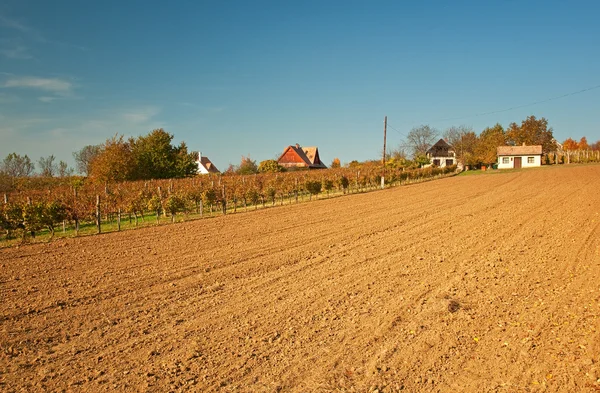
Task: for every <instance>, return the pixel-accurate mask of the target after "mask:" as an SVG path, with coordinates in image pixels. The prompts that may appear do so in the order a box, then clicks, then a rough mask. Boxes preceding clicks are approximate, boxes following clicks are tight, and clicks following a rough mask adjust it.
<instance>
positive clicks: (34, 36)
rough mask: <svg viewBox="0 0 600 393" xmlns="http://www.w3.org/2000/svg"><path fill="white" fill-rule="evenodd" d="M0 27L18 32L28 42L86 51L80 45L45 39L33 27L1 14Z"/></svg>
mask: <svg viewBox="0 0 600 393" xmlns="http://www.w3.org/2000/svg"><path fill="white" fill-rule="evenodd" d="M0 27H4V28H7V29H11V30H15V31H18V32H20V33H22V34H23V35H24V36H26V37H27V38H28V39H29V40H33V41H35V42H38V43H41V44H50V45H55V46H62V47H68V48H75V49H78V50H82V51H87V50H88V48H86V47H84V46H81V45H76V44H72V43H69V42H63V41H56V40H53V39H50V38H48V37H46V36H45V35H44V34H42V33H40V32H39V31H38V30H36V29H34V28H33V27H31V26H28V25H27V24H25V23H22V22H20V21H18V20H16V19H14V18H9V17H7V16H5V15H2V14H0ZM7 57H8V56H7ZM13 58H19V59H23V57H13ZM27 58H28V59H29V58H32V57H27Z"/></svg>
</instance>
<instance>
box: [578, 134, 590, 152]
mask: <svg viewBox="0 0 600 393" xmlns="http://www.w3.org/2000/svg"><path fill="white" fill-rule="evenodd" d="M589 149H590V145H588V141H587V138H586V137H584V136H583V137H581V139H580V140H579V150H589Z"/></svg>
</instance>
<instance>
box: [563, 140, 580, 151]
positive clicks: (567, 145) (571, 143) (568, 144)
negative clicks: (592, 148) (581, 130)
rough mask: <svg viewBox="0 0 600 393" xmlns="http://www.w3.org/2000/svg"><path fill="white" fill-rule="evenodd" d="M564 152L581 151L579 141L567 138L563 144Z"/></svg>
mask: <svg viewBox="0 0 600 393" xmlns="http://www.w3.org/2000/svg"><path fill="white" fill-rule="evenodd" d="M562 145H563V150H565V151H575V150H577V149H579V144H578V143H577V141H575V140H573V139H571V138H567V139H565V141H564V142H563V144H562Z"/></svg>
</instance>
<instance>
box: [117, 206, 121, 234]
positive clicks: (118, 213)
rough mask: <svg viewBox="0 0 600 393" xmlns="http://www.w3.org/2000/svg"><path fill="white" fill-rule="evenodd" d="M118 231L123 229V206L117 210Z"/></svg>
mask: <svg viewBox="0 0 600 393" xmlns="http://www.w3.org/2000/svg"><path fill="white" fill-rule="evenodd" d="M117 231H119V232H120V231H121V208H119V210H118V212H117Z"/></svg>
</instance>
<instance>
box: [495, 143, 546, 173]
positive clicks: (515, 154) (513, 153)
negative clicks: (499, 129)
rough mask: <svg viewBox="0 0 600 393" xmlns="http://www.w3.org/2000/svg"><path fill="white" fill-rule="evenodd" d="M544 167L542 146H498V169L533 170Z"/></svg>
mask: <svg viewBox="0 0 600 393" xmlns="http://www.w3.org/2000/svg"><path fill="white" fill-rule="evenodd" d="M541 165H542V145H531V146H525V144H523V146H498V169H512V168H531V167H536V166H541Z"/></svg>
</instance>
